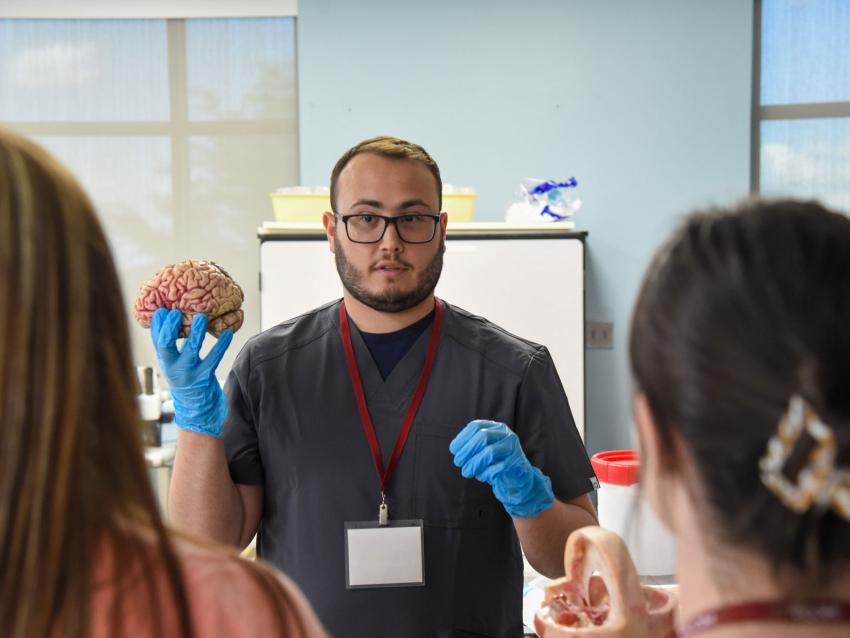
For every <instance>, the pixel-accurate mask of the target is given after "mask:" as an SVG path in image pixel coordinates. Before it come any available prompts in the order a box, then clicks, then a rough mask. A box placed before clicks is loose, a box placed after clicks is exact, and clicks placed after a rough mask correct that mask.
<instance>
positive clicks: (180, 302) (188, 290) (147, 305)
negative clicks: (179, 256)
mask: <svg viewBox="0 0 850 638" xmlns="http://www.w3.org/2000/svg"><path fill="white" fill-rule="evenodd" d="M244 299H245V296H244V295H243V294H242V288H240V287H239V284H237V283H236V282H235V281H233V279H232V278H231V277H230V275H228V274H227V273H226V272H225V271H224V269H222V268H221V267H220V266H219V265H217V264H215V263H213V262H211V261H199V260H188V261H181V262H179V263H176V264H172V265H170V266H165V268H163V269H162V270H160V271H159V272H158V273H157V274H155V275H154V276H153V277H152V278H151V279H149V280H148V281H147V282H145V283H144V285H142V287H141V288H140V289H139V293H138V294H137V295H136V303H135V304H134V305H133V315H134V316H135V318H136V321H138V322H139V324H141V326H142V327H143V328H150V325H151V317H152V316H153V313H154V312H156V309H157V308H167V309H169V310H170V309H172V308H177V309H179V310H180V311H182V312H183V323H182V325H181V326H180V331H179V333H178V336H180V337H185V336H186V335H188V334H189V328H190V327H191V325H192V317H194V316H195V314H197V313H199V312H203V313H204V314H206V315H207V318H208V320H209V322H208V324H207V332H209V333H210V334H212V335H213V336H215V337H218V336H219V335H220V334H221V332H222V331H223V330H225V329H226V328H230V329H231V330H232V331H233V332H236V331H237V330H239V328H241V327H242V319H243V312H242V309H241V306H242V301H243V300H244Z"/></svg>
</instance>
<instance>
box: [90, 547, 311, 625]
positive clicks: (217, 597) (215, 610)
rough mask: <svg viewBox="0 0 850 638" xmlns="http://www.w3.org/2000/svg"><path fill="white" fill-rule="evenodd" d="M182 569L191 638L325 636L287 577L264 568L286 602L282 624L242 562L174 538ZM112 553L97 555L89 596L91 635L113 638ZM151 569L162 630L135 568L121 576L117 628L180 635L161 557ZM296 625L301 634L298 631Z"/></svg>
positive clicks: (143, 582)
mask: <svg viewBox="0 0 850 638" xmlns="http://www.w3.org/2000/svg"><path fill="white" fill-rule="evenodd" d="M173 544H174V546H175V551H176V553H177V557H178V560H179V561H180V564H181V566H182V569H183V577H184V583H185V587H186V592H187V595H188V598H189V612H190V616H191V619H192V625H193V629H194V635H195V636H196V638H218V637H221V638H225V637H226V638H261V637H262V638H266V637H270V636H281V637H284V636H286V637H287V638H288V637H301V636H304V637H309V638H313V637H316V638H324V637H326V636H327V633H326V632H325V630H324V628H323V627H322V625H321V623H320V622H319V619H318V618H317V617H316V614H315V612H314V611H313V609H312V607H310V604H309V603H308V602H307V600H306V598H305V597H304V595H303V594H302V593H301V591H300V590H299V589H298V587H297V586H296V585H295V584H294V583H293V582H292V581H291V580H290V579H289V578H287V577H286V576H284V575H283V574H281V573H280V572H278V571H276V570H274V568H272V567H270V566H268V569H270V570H272V571H273V572H274V573H275V575H276V576H277V577H278V580H279V581H280V583H281V585H282V586H283V589H284V591H285V592H286V596H287V598H288V599H289V604H288V605H286V604H285V602H286V601H283V603H284V604H283V605H282V606H283V609H284V610H285V611H286V613H285V618H286V622H285V624H284V625H283V626H281V623H280V620H279V617H278V615H277V614H276V612H275V609H274V607H273V606H272V603H271V602H270V601H269V599H268V594H266V593H265V591H264V590H263V589H261V587H260V585H259V584H258V583H257V582H256V581H255V580H254V578H253V577H252V576H251V574H250V573H249V572H248V571H247V569H246V566H245V565H244V564H243V559H240V558H237V557H235V556H233V555H229V554H227V553H223V552H219V551H216V550H214V549H208V548H205V547H200V546H198V545H195V544H194V543H190V542H188V541H182V540H177V539H175V540H174V543H173ZM111 565H112V554H111V552H110V551H109V550H108V549H107V550H106V551H100V552H98V558H97V564H96V565H95V570H94V578H95V590H94V592H93V594H92V615H91V633H90V635H91V636H92V637H96V638H114V635H115V634H114V632H112V631H111V629H112V624H111V623H112V610H113V601H114V599H115V593H116V591H117V590H116V585H115V584H114V582H113V583H112V584H110V581H111V577H110V571H111ZM147 570H148V573H150V570H155V571H156V592H157V596H158V597H159V604H158V608H159V616H160V618H161V622H162V626H161V629H160V628H159V627H158V626H157V624H156V620H155V617H156V614H155V613H154V610H153V609H152V608H151V602H150V599H149V596H148V593H147V589H148V585H147V581H146V580H145V579H143V578H142V574H141V573H140V570H139V568H134V572H135V573H134V574H123V575H122V576H124V577H122V578H121V581H120V584H119V585H118V587H120V589H121V592H122V610H121V614H120V623H119V628H120V631H121V635H123V636H133V637H135V636H179V635H180V623H179V616H178V613H177V606H176V605H175V604H174V600H173V594H172V590H171V587H170V586H169V580H168V576H167V573H166V570H165V569H164V566H163V563H162V560H161V559H158V558H157V562H156V563H155V564H152V565H150V566H149V567H148V568H147ZM299 625H300V626H301V627H303V629H304V631H303V632H300V631H299V630H298V627H299Z"/></svg>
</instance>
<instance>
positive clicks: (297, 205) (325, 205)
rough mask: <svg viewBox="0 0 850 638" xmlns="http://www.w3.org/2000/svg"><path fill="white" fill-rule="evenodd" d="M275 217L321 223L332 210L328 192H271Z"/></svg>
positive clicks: (278, 219)
mask: <svg viewBox="0 0 850 638" xmlns="http://www.w3.org/2000/svg"><path fill="white" fill-rule="evenodd" d="M271 198H272V206H273V207H274V218H275V220H276V221H279V222H316V223H321V221H322V214H323V213H325V212H330V210H331V196H330V195H329V194H328V193H271Z"/></svg>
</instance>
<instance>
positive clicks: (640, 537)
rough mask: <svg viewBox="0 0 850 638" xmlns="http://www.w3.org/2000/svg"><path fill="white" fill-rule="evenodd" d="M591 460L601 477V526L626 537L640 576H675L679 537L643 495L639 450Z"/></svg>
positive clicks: (613, 452) (613, 453)
mask: <svg viewBox="0 0 850 638" xmlns="http://www.w3.org/2000/svg"><path fill="white" fill-rule="evenodd" d="M591 463H592V464H593V469H594V471H595V472H596V476H597V478H598V479H599V491H598V492H597V496H598V505H597V508H598V510H599V525H600V526H601V527H604V528H605V529H608V530H611V531H612V532H616V533H617V534H619V535H620V536H621V537H622V538H623V540H624V541H625V542H626V547H628V548H629V553H630V554H631V555H632V560H633V561H634V563H635V568H636V569H637V572H638V574H639V575H641V576H648V577H656V578H664V577H671V576H672V575H673V574H674V572H675V570H676V539H675V537H674V536H673V534H672V533H671V532H670V530H669V529H668V528H667V526H666V525H664V523H662V522H661V520H659V518H658V516H657V515H656V514H655V512H654V511H653V510H652V508H651V507H650V506H649V504H648V503H647V502H646V500H645V499H643V498H641V497H640V490H639V487H638V485H639V483H638V482H639V470H640V461H639V460H638V455H637V452H635V451H634V450H611V451H608V452H600V453H599V454H594V455H593V458H592V459H591Z"/></svg>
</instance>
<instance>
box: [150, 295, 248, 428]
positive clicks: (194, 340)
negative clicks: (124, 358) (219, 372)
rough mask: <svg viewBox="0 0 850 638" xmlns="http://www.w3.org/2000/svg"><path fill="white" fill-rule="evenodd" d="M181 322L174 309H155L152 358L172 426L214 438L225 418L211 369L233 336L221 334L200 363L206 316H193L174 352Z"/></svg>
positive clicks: (223, 399)
mask: <svg viewBox="0 0 850 638" xmlns="http://www.w3.org/2000/svg"><path fill="white" fill-rule="evenodd" d="M182 321H183V313H181V312H180V311H179V310H177V309H176V308H175V309H172V310H166V309H165V308H159V309H157V311H156V312H155V313H154V315H153V317H152V318H151V338H152V339H153V345H154V348H156V358H157V360H158V361H159V367H160V370H162V373H163V374H164V375H165V378H166V379H167V380H168V385H169V386H170V387H171V396H172V397H174V423H176V424H177V425H178V426H179V427H181V428H183V429H184V430H191V431H192V432H200V433H201V434H209V435H210V436H216V437H218V436H221V430H222V427H223V426H224V417H226V416H227V398H226V397H225V396H224V392H222V391H221V385H219V383H218V379H216V378H215V369H216V368H217V367H218V364H219V363H220V362H221V358H222V357H223V356H224V353H225V351H226V350H227V346H229V345H230V341H231V340H232V339H233V332H232V331H231V330H225V331H224V332H222V333H221V336H220V337H219V338H218V343H216V344H215V345H214V346H213V348H212V350H210V352H209V354H208V355H207V358H206V359H201V357H200V354H199V353H200V351H201V345H202V344H203V343H204V336H205V334H206V331H207V316H206V315H205V314H202V313H198V314H196V315H195V317H194V319H192V328H191V330H190V331H189V336H188V337H186V341H185V343H184V344H183V349H182V350H177V331H178V330H179V329H180V324H181V322H182Z"/></svg>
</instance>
